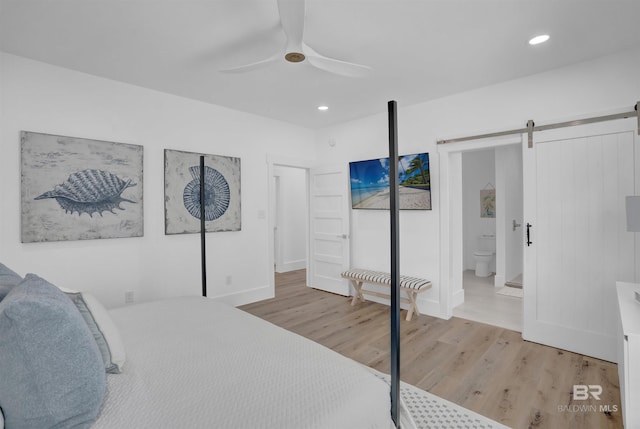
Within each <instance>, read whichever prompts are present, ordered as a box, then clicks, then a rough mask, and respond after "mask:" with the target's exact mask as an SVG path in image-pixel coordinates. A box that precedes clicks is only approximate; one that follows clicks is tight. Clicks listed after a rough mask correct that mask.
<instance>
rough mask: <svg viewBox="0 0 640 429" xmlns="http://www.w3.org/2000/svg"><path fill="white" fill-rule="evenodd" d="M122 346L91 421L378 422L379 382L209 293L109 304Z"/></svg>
mask: <svg viewBox="0 0 640 429" xmlns="http://www.w3.org/2000/svg"><path fill="white" fill-rule="evenodd" d="M110 314H111V317H112V318H113V320H114V322H115V323H116V325H117V326H118V329H119V330H120V334H121V336H122V340H123V342H124V347H125V350H126V353H127V362H126V364H125V366H124V371H123V372H122V373H121V374H109V375H108V377H107V383H108V393H107V398H106V400H105V403H104V405H103V409H102V411H101V413H100V416H99V418H98V421H97V422H96V423H95V425H94V426H93V427H94V428H118V429H120V428H136V429H142V428H154V429H157V428H174V429H175V428H217V427H220V428H225V429H242V428H247V429H257V428H278V429H286V428H292V429H302V428H331V429H340V428H345V429H358V428H367V429H369V428H370V429H374V428H385V429H388V428H390V427H392V422H391V419H390V417H389V409H390V404H389V386H388V385H387V384H386V383H385V382H384V381H382V380H380V379H379V378H378V377H375V376H373V375H372V374H371V373H370V372H369V371H368V370H367V369H365V368H364V367H363V366H361V365H360V364H358V363H356V362H355V361H352V360H350V359H348V358H345V357H344V356H341V355H339V354H337V353H335V352H333V351H332V350H329V349H327V348H326V347H324V346H321V345H319V344H316V343H314V342H312V341H309V340H307V339H305V338H303V337H301V336H298V335H296V334H293V333H291V332H288V331H286V330H284V329H282V328H279V327H277V326H275V325H272V324H270V323H268V322H265V321H264V320H261V319H258V318H256V317H254V316H252V315H250V314H247V313H245V312H243V311H241V310H237V309H235V308H233V307H230V306H228V305H225V304H222V303H218V302H216V301H213V300H210V299H206V298H200V297H187V298H177V299H171V300H164V301H156V302H152V303H146V304H139V305H134V306H128V307H122V308H118V309H114V310H111V311H110Z"/></svg>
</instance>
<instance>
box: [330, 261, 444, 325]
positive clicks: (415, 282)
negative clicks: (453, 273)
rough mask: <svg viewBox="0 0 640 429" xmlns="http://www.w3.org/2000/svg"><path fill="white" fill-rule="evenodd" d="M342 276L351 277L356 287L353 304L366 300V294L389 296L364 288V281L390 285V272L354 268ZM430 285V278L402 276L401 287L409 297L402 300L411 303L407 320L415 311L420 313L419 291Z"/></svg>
mask: <svg viewBox="0 0 640 429" xmlns="http://www.w3.org/2000/svg"><path fill="white" fill-rule="evenodd" d="M342 277H344V278H345V279H350V280H351V283H352V284H353V287H354V288H355V294H354V296H353V300H352V301H351V305H355V304H356V303H357V302H358V301H364V296H363V295H364V294H367V295H374V296H379V297H383V298H385V297H389V295H385V294H382V293H380V292H374V291H368V290H366V289H363V288H362V286H363V284H364V283H372V284H378V285H383V286H390V285H391V274H389V273H384V272H381V271H372V270H362V269H358V268H354V269H351V270H348V271H344V272H343V273H342ZM430 287H431V282H430V281H429V280H425V279H421V278H417V277H409V276H400V288H401V289H404V291H405V292H406V293H407V297H408V299H407V298H401V301H402V302H408V303H409V310H408V311H407V320H411V316H412V315H413V314H414V313H415V314H417V315H420V312H419V311H418V306H417V303H416V298H417V296H418V293H420V292H422V291H423V290H426V289H429V288H430Z"/></svg>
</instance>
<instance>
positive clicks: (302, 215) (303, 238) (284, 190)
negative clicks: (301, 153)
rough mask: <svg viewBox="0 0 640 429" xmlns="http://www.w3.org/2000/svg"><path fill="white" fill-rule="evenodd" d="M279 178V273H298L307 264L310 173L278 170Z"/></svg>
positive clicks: (275, 172) (277, 256) (302, 170)
mask: <svg viewBox="0 0 640 429" xmlns="http://www.w3.org/2000/svg"><path fill="white" fill-rule="evenodd" d="M274 175H275V176H277V177H278V183H279V185H278V190H277V202H276V205H277V214H276V219H277V228H278V233H277V234H276V237H277V238H276V247H277V249H276V272H279V273H283V272H287V271H292V270H299V269H303V268H305V267H306V264H307V217H308V210H307V205H308V203H307V172H306V170H304V169H302V168H294V167H283V166H275V167H274Z"/></svg>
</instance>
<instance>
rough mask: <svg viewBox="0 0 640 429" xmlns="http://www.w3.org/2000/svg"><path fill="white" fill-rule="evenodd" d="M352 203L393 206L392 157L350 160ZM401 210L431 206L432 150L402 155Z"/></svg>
mask: <svg viewBox="0 0 640 429" xmlns="http://www.w3.org/2000/svg"><path fill="white" fill-rule="evenodd" d="M349 177H350V181H351V207H352V208H354V209H374V210H389V192H390V187H389V185H390V184H389V158H379V159H370V160H366V161H357V162H351V163H349ZM398 184H399V200H400V210H431V181H430V176H429V154H428V153H419V154H413V155H404V156H400V157H399V158H398Z"/></svg>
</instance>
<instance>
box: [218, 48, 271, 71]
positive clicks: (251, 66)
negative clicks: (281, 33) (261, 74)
mask: <svg viewBox="0 0 640 429" xmlns="http://www.w3.org/2000/svg"><path fill="white" fill-rule="evenodd" d="M281 57H282V53H281V52H277V53H275V54H273V55H271V56H270V57H269V58H265V59H264V60H261V61H257V62H255V63H249V64H244V65H241V66H236V67H231V68H227V69H221V70H219V71H220V72H222V73H245V72H249V71H252V70H256V69H259V68H262V67H265V66H267V65H269V64H271V63H273V62H275V61H277V60H279V59H280V58H281Z"/></svg>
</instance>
